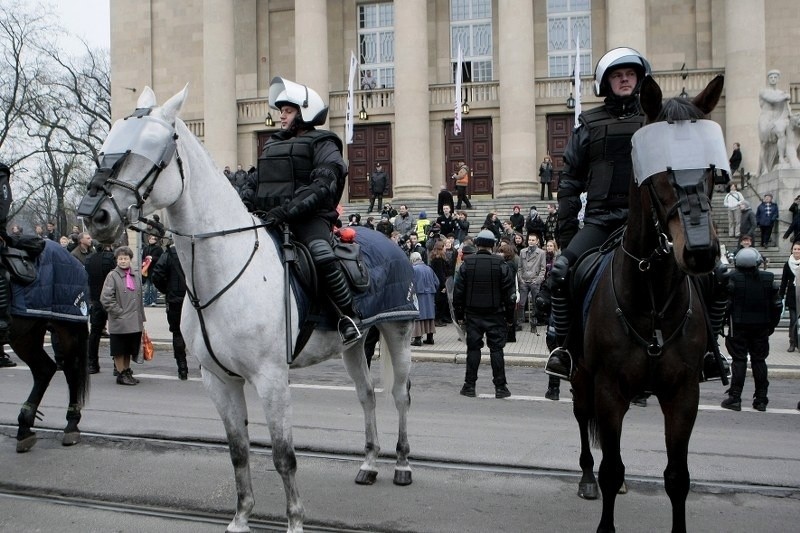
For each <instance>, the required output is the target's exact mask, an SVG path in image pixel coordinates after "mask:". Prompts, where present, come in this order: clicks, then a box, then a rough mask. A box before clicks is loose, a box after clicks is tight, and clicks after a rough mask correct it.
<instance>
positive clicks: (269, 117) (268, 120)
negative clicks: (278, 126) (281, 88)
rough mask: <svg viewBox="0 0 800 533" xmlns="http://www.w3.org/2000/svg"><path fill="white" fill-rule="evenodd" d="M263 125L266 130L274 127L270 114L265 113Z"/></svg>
mask: <svg viewBox="0 0 800 533" xmlns="http://www.w3.org/2000/svg"><path fill="white" fill-rule="evenodd" d="M264 125H265V126H266V127H268V128H272V127H273V126H275V121H274V120H272V113H267V118H266V120H264Z"/></svg>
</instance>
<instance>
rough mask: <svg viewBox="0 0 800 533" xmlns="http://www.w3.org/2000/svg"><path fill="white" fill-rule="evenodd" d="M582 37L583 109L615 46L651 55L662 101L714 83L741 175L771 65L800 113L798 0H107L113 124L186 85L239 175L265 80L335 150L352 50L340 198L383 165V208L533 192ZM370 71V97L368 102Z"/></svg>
mask: <svg viewBox="0 0 800 533" xmlns="http://www.w3.org/2000/svg"><path fill="white" fill-rule="evenodd" d="M576 42H577V43H578V46H579V51H580V61H579V64H580V74H581V77H582V80H583V82H582V83H581V86H580V95H579V96H580V100H581V104H582V105H583V106H584V107H591V106H594V105H597V104H598V103H599V102H600V100H599V99H597V98H596V97H594V96H593V93H592V87H591V76H592V73H593V69H594V65H595V63H596V62H597V60H598V59H599V58H600V57H601V56H602V55H603V53H604V52H605V51H606V50H608V49H610V48H613V47H616V46H630V47H633V48H636V49H637V50H639V51H640V52H642V53H643V54H644V55H645V56H646V57H647V58H648V59H649V60H650V62H651V64H652V66H653V70H654V76H655V78H656V80H657V81H658V82H659V84H660V85H661V87H662V89H663V90H664V94H665V96H676V95H678V94H680V93H683V94H687V95H689V96H692V95H694V94H697V92H699V91H700V90H701V89H702V88H703V87H704V86H705V84H706V83H707V82H708V81H709V80H710V79H711V78H713V77H714V76H715V75H717V74H725V76H726V89H725V95H724V100H723V102H722V103H721V105H720V106H719V107H718V108H717V109H716V110H715V112H714V115H713V117H712V118H713V119H714V120H716V121H718V122H719V123H720V124H721V125H722V126H723V129H724V131H725V133H726V137H727V143H728V146H729V148H730V146H731V144H732V143H733V142H739V143H741V146H742V152H743V154H744V161H743V167H744V168H745V169H746V170H753V171H755V169H756V167H757V165H758V154H759V141H758V128H757V123H758V115H759V104H758V92H759V90H760V89H762V88H763V87H764V86H765V79H766V73H767V71H768V70H770V69H779V70H780V71H782V73H783V76H782V78H781V80H780V83H779V87H780V88H782V89H783V90H785V91H788V92H790V94H791V103H792V105H793V106H795V107H797V106H799V105H800V54H798V53H797V49H798V46H800V7H798V4H797V3H796V0H727V1H726V0H429V1H425V0H397V1H394V2H392V1H368V0H296V1H292V0H111V72H112V76H111V83H112V88H111V95H112V112H113V115H114V117H115V118H119V117H122V116H124V115H126V114H128V113H129V112H130V111H131V110H132V109H133V108H134V107H135V103H136V99H137V97H138V95H139V94H140V90H141V88H142V87H144V86H145V85H149V86H151V87H152V88H153V89H154V90H155V92H156V94H157V95H158V97H159V100H160V101H163V100H166V99H167V98H168V97H170V96H172V94H174V93H175V92H177V91H179V90H180V89H182V88H183V87H184V85H186V84H188V86H189V98H188V101H187V103H186V105H185V107H184V110H183V112H182V114H181V116H182V117H183V119H184V120H186V122H187V124H188V125H189V127H190V128H191V129H192V131H193V132H194V133H195V134H196V135H197V136H198V137H200V138H201V139H203V141H204V143H205V145H206V147H207V148H208V149H209V150H210V152H211V153H212V155H213V156H214V158H215V160H216V161H217V163H218V164H219V166H220V168H222V167H223V166H225V165H230V166H231V168H235V165H236V164H242V165H243V166H244V167H245V168H248V167H249V166H250V165H254V164H255V163H256V159H257V157H258V154H259V153H260V147H261V146H262V145H263V142H264V140H265V139H266V138H267V137H268V136H269V135H270V133H271V132H273V131H274V130H275V127H276V126H275V124H276V123H277V114H276V113H275V112H274V111H272V112H270V109H269V107H268V105H267V93H268V87H269V82H270V79H271V78H272V77H273V76H283V77H286V78H288V79H291V80H294V81H297V82H300V83H303V84H307V85H308V86H310V87H312V88H314V89H315V90H317V91H318V92H319V93H320V94H321V95H322V97H323V99H324V100H326V101H327V102H329V105H330V114H329V117H328V125H327V127H328V128H329V129H331V130H333V131H334V132H336V133H337V134H338V135H339V136H340V137H342V138H343V139H344V138H345V115H346V110H347V93H348V83H349V74H350V57H351V53H354V54H355V57H356V59H357V62H358V72H357V74H356V80H355V89H356V91H355V101H356V105H355V108H356V111H360V112H361V113H360V115H361V116H360V117H356V118H355V126H354V135H353V142H352V144H348V145H347V146H346V148H345V158H346V159H347V160H348V163H349V165H350V175H349V179H348V190H347V191H346V198H348V199H350V200H355V199H359V198H365V197H366V196H367V187H366V186H367V174H368V173H369V172H370V171H371V169H373V168H374V165H375V163H376V162H377V161H380V162H381V163H382V164H383V166H384V168H386V169H387V170H388V171H389V175H390V179H391V184H390V189H391V193H390V196H394V197H400V198H424V197H431V196H435V195H436V194H437V192H438V191H439V188H440V187H441V186H442V185H443V184H447V185H448V186H449V187H450V188H452V182H451V181H450V180H448V179H447V178H448V177H449V176H450V173H451V170H452V167H453V164H454V163H455V161H458V160H464V161H466V162H467V164H468V165H469V166H470V167H471V169H472V173H473V174H472V180H471V183H470V189H471V193H472V194H473V195H478V196H481V195H485V196H487V197H506V198H508V197H514V196H520V195H531V194H534V187H537V188H538V184H537V180H538V178H537V169H538V165H539V162H540V161H541V160H542V158H543V157H544V155H546V154H550V155H551V156H552V158H553V160H554V162H555V163H556V165H560V164H561V160H560V157H559V156H560V155H561V153H563V149H564V145H565V143H566V141H567V139H568V137H569V134H570V131H571V128H572V124H573V121H574V116H573V111H572V110H571V109H570V107H569V106H568V104H571V103H572V100H573V99H574V98H576V97H577V96H578V94H577V91H576V88H575V87H574V85H573V83H572V80H573V78H572V74H573V68H574V63H575V55H576ZM459 45H460V46H461V49H462V51H463V63H462V68H461V72H462V81H463V83H462V90H461V94H460V95H459V96H458V97H456V95H455V92H454V88H455V85H454V80H455V72H456V64H457V56H458V48H459ZM367 71H369V76H370V77H371V78H372V79H373V80H374V88H370V89H365V90H362V89H361V82H362V79H363V78H364V77H365V76H367ZM457 99H458V100H459V101H460V102H461V104H462V131H461V133H460V134H459V135H454V133H453V119H454V107H455V101H456V100H457Z"/></svg>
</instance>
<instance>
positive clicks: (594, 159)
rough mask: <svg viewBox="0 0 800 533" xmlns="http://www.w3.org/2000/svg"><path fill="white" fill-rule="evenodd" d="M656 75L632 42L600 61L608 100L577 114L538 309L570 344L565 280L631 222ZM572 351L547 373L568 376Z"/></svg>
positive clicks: (600, 86) (597, 85) (561, 354)
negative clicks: (553, 251) (651, 80)
mask: <svg viewBox="0 0 800 533" xmlns="http://www.w3.org/2000/svg"><path fill="white" fill-rule="evenodd" d="M649 75H650V63H649V62H648V61H647V59H645V58H644V57H643V56H642V55H641V54H640V53H639V52H637V51H636V50H634V49H632V48H625V47H623V48H614V49H613V50H610V51H609V52H607V53H606V54H605V55H604V56H603V57H601V58H600V60H599V61H598V62H597V67H596V68H595V73H594V79H595V81H594V92H595V94H596V95H597V96H604V97H605V100H604V104H603V105H602V106H600V107H596V108H594V109H591V110H589V111H585V112H583V113H581V114H580V116H579V117H578V120H579V125H578V126H577V128H575V130H574V131H573V133H572V137H571V138H570V140H569V142H568V144H567V147H566V151H565V152H564V170H563V173H562V176H561V179H560V181H559V184H558V225H559V230H560V231H559V245H560V247H561V250H562V252H561V255H560V256H559V257H558V259H556V261H555V263H554V264H553V269H552V271H551V275H550V277H549V278H548V283H546V284H545V286H544V287H543V288H542V289H543V290H542V291H540V294H539V296H538V297H537V302H536V303H537V307H539V309H541V310H543V311H545V312H546V310H548V309H550V308H551V305H550V300H551V299H552V315H553V316H552V318H553V325H554V330H555V331H554V332H549V334H550V336H551V337H552V336H553V333H555V339H553V338H551V339H550V343H549V344H551V345H559V346H560V345H561V344H563V341H564V338H565V337H566V334H567V331H568V330H569V307H568V303H567V294H566V280H567V276H568V274H569V269H570V266H571V265H574V264H575V263H576V262H577V260H578V258H579V257H580V256H581V255H583V253H584V252H586V251H588V250H590V249H592V248H596V247H598V246H600V245H601V244H603V242H604V241H605V240H606V239H607V238H608V237H609V235H611V233H612V232H613V231H614V230H616V229H617V228H619V227H620V226H622V225H623V224H625V222H626V221H627V218H628V208H627V206H628V189H629V187H630V183H631V179H632V176H633V171H632V163H631V137H632V136H633V134H634V133H635V132H636V130H638V129H639V128H641V127H642V126H643V125H644V115H643V113H642V111H641V108H640V106H639V98H638V96H639V90H640V88H641V85H642V81H643V80H644V78H645V77H646V76H649ZM582 192H586V195H587V196H586V211H585V216H584V227H583V228H582V229H581V230H580V231H578V211H580V209H581V201H580V198H579V196H580V194H581V193H582ZM570 369H571V360H570V357H569V352H567V350H566V349H563V348H556V349H555V350H553V353H552V354H551V356H550V360H549V361H548V362H547V372H548V373H549V374H552V375H557V376H559V377H562V378H567V379H568V378H569V374H570Z"/></svg>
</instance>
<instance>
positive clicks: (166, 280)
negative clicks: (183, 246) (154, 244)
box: [150, 244, 189, 381]
mask: <svg viewBox="0 0 800 533" xmlns="http://www.w3.org/2000/svg"><path fill="white" fill-rule="evenodd" d="M150 276H151V279H152V281H153V285H155V286H156V288H157V289H158V290H159V291H161V292H162V293H164V301H165V302H166V304H167V324H169V331H170V332H171V333H172V351H173V353H174V355H175V364H176V365H177V366H178V379H180V380H181V381H186V380H187V379H189V366H188V365H187V363H186V341H184V339H183V334H182V333H181V313H182V312H183V300H184V299H185V298H186V275H185V274H184V273H183V268H182V267H181V261H180V259H178V250H177V249H176V248H175V245H174V244H173V245H170V246H169V248H167V251H166V252H164V253H163V254H161V257H159V259H158V263H156V264H155V266H154V267H153V270H152V271H151V275H150Z"/></svg>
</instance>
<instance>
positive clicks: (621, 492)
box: [617, 481, 628, 494]
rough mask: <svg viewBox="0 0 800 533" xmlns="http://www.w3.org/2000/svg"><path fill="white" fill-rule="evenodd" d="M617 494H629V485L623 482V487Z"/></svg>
mask: <svg viewBox="0 0 800 533" xmlns="http://www.w3.org/2000/svg"><path fill="white" fill-rule="evenodd" d="M617 494H628V484H627V483H625V482H624V481H623V482H622V486H621V487H620V488H619V490H618V491H617Z"/></svg>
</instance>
